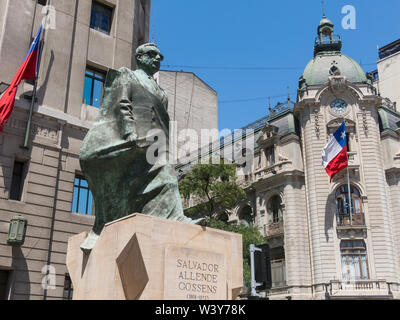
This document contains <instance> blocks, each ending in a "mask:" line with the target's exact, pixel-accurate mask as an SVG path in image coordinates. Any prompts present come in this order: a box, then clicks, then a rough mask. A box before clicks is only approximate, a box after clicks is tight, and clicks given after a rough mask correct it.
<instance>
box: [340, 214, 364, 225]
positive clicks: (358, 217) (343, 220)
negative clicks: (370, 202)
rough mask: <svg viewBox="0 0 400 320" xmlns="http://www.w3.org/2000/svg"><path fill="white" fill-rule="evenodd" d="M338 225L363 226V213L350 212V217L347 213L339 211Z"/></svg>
mask: <svg viewBox="0 0 400 320" xmlns="http://www.w3.org/2000/svg"><path fill="white" fill-rule="evenodd" d="M337 225H338V227H351V226H365V219H364V214H363V213H362V212H360V213H352V215H351V217H350V215H349V214H343V213H339V214H338V215H337Z"/></svg>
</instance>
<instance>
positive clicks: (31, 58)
mask: <svg viewBox="0 0 400 320" xmlns="http://www.w3.org/2000/svg"><path fill="white" fill-rule="evenodd" d="M41 33H42V26H40V28H39V31H38V33H37V34H36V37H35V39H34V40H33V42H32V44H31V46H30V48H29V51H28V53H27V55H26V57H25V60H24V62H22V64H21V66H20V67H19V69H18V71H17V73H16V75H15V76H14V79H13V80H12V81H11V84H10V86H9V87H8V88H7V90H6V91H5V92H4V94H3V96H2V97H1V99H0V132H1V131H3V126H4V124H5V123H6V122H7V120H8V118H9V117H10V115H11V112H12V110H13V108H14V102H15V95H16V94H17V90H18V86H19V84H20V83H21V80H28V79H34V78H36V76H37V63H38V56H39V42H40V35H41Z"/></svg>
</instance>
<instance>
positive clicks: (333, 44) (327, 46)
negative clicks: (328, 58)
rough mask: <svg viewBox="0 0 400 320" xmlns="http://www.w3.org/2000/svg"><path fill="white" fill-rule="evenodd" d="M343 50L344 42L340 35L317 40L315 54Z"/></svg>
mask: <svg viewBox="0 0 400 320" xmlns="http://www.w3.org/2000/svg"><path fill="white" fill-rule="evenodd" d="M341 49H342V40H341V39H340V37H339V36H338V35H333V36H332V38H322V39H321V38H319V37H317V38H316V39H315V46H314V54H317V53H318V52H321V51H340V50H341Z"/></svg>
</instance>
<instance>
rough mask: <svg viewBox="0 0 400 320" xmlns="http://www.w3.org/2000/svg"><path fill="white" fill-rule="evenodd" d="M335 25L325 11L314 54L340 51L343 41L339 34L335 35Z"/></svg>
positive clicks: (319, 27)
mask: <svg viewBox="0 0 400 320" xmlns="http://www.w3.org/2000/svg"><path fill="white" fill-rule="evenodd" d="M333 27H334V25H333V23H332V21H331V20H329V19H328V18H327V17H326V16H325V13H324V15H323V17H322V20H321V22H320V23H319V26H318V37H317V38H316V39H315V46H314V56H315V55H317V54H319V53H322V52H335V51H337V52H340V50H341V49H342V41H341V40H340V37H339V36H338V35H334V34H333V31H334V28H333Z"/></svg>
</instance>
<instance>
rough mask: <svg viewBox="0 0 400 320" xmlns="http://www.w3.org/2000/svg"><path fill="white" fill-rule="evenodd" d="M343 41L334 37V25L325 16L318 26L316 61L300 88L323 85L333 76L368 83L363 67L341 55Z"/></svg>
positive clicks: (304, 75)
mask: <svg viewBox="0 0 400 320" xmlns="http://www.w3.org/2000/svg"><path fill="white" fill-rule="evenodd" d="M341 49H342V41H341V39H340V37H339V36H335V35H333V24H332V22H331V21H330V20H329V19H328V18H326V17H325V16H324V17H323V19H322V20H321V22H320V24H319V26H318V38H317V39H316V40H315V46H314V59H312V60H311V61H310V62H309V63H308V64H307V66H306V68H305V70H304V73H303V75H302V76H301V77H300V82H299V88H300V89H304V88H305V87H307V86H313V85H323V84H324V83H326V82H328V81H329V77H330V76H333V75H341V76H345V77H346V78H347V80H348V81H350V82H355V83H360V82H367V77H366V75H365V72H364V70H363V69H362V68H361V66H360V65H359V64H358V63H357V62H356V61H354V60H353V59H352V58H350V57H348V56H346V55H345V54H343V53H341Z"/></svg>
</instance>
